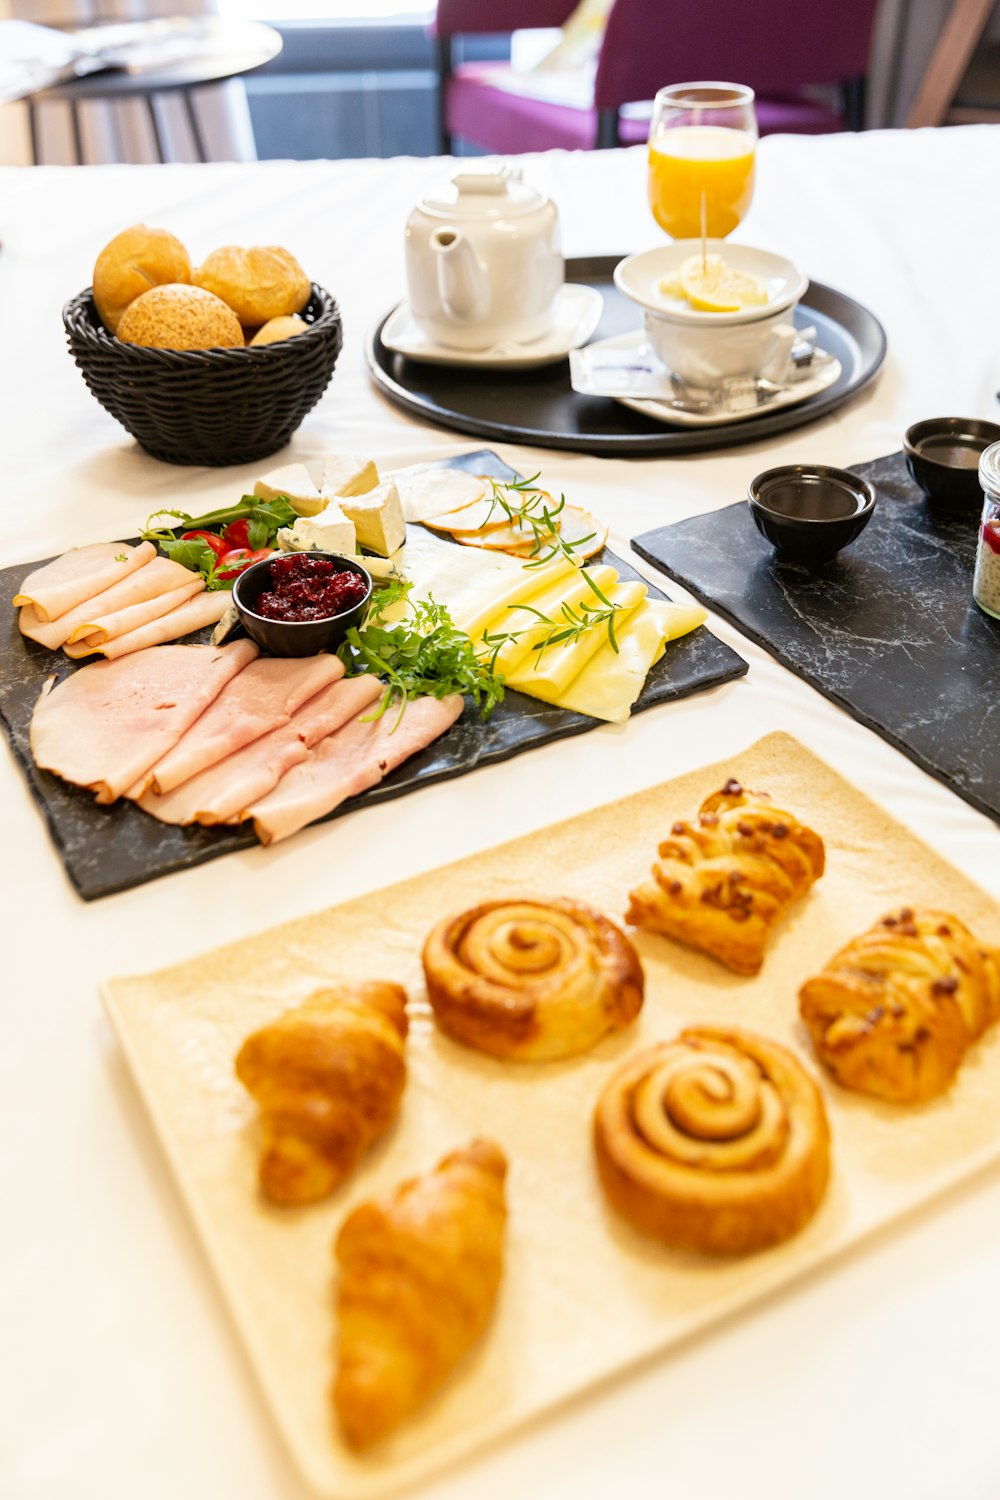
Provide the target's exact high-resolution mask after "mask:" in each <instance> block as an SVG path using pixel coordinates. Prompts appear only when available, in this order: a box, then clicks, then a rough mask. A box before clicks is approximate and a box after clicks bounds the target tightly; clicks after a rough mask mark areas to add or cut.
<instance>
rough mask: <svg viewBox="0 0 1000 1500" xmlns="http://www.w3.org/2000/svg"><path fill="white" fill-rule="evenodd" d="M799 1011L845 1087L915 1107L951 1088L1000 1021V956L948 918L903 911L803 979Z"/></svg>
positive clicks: (821, 1054) (942, 914)
mask: <svg viewBox="0 0 1000 1500" xmlns="http://www.w3.org/2000/svg"><path fill="white" fill-rule="evenodd" d="M799 1010H800V1012H801V1015H802V1019H803V1020H804V1021H805V1023H806V1025H807V1026H808V1028H809V1033H810V1035H811V1036H812V1039H813V1045H814V1046H815V1048H816V1051H817V1053H818V1055H819V1057H820V1058H821V1060H822V1061H823V1062H824V1063H825V1064H826V1066H827V1067H828V1068H829V1069H830V1072H831V1073H832V1074H833V1076H834V1078H836V1080H837V1082H838V1083H840V1084H842V1085H843V1086H844V1088H848V1089H858V1090H860V1091H861V1092H862V1093H865V1094H875V1095H876V1096H877V1097H878V1098H880V1099H888V1100H889V1101H891V1102H892V1103H895V1104H916V1103H920V1102H922V1101H923V1100H925V1099H931V1098H933V1097H934V1095H935V1094H940V1093H942V1092H943V1091H944V1090H945V1089H946V1088H947V1087H948V1085H949V1084H950V1083H951V1081H952V1079H953V1078H954V1076H955V1074H956V1072H957V1071H958V1066H959V1064H960V1062H961V1061H962V1058H963V1057H964V1055H965V1052H966V1050H967V1049H968V1047H969V1046H970V1045H971V1043H972V1042H974V1041H975V1040H976V1038H977V1037H978V1036H980V1035H981V1034H982V1032H983V1031H984V1029H985V1028H986V1027H987V1026H988V1025H989V1024H990V1022H991V1021H995V1020H996V1019H997V1017H998V1016H1000V952H998V951H997V950H992V951H991V950H990V949H988V948H984V947H983V946H982V945H981V944H980V943H979V942H977V940H976V939H975V938H974V937H973V935H972V933H971V932H970V931H969V929H968V928H967V927H966V926H965V924H964V923H962V922H960V921H959V920H958V918H957V917H955V916H952V915H951V914H950V913H949V912H941V911H930V910H928V909H926V908H917V907H909V906H904V907H902V908H901V909H900V910H899V911H895V912H890V913H889V915H888V916H885V917H883V918H882V919H881V921H879V922H876V924H875V926H874V927H871V928H869V930H868V931H867V932H863V933H862V934H861V935H860V937H856V938H852V940H851V941H850V942H849V943H847V944H846V945H845V946H844V947H843V948H841V949H840V951H839V952H838V953H835V954H834V955H833V957H832V958H831V959H830V961H829V962H828V963H827V965H826V967H825V968H824V969H823V970H822V972H821V973H820V974H817V975H815V976H814V977H813V978H812V979H807V980H806V982H805V984H804V985H803V986H802V988H801V990H800V991H799Z"/></svg>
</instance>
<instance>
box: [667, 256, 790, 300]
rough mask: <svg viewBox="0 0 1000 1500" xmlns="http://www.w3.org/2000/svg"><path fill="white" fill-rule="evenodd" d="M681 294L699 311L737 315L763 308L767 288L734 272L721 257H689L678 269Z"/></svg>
mask: <svg viewBox="0 0 1000 1500" xmlns="http://www.w3.org/2000/svg"><path fill="white" fill-rule="evenodd" d="M680 283H681V291H682V292H683V294H684V296H685V297H686V298H687V300H688V301H689V302H690V304H691V306H692V307H693V308H695V310H696V311H698V312H739V311H740V309H741V308H744V307H762V306H763V305H764V304H765V303H766V302H767V300H768V299H767V289H766V287H765V286H764V284H763V283H762V282H761V281H759V280H758V278H757V277H756V276H749V275H746V274H744V273H743V272H742V271H734V270H733V269H732V267H731V266H727V265H726V262H725V261H724V260H723V258H722V256H721V255H707V256H706V257H705V259H704V260H702V257H701V256H700V255H692V256H691V257H690V258H689V259H688V260H686V261H685V262H684V264H683V265H682V266H681V275H680Z"/></svg>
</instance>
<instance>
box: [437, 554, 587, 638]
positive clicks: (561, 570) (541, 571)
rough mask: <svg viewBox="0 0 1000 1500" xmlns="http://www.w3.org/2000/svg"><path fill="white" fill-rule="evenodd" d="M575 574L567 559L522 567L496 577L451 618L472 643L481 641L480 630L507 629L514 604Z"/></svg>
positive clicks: (572, 564) (572, 565)
mask: <svg viewBox="0 0 1000 1500" xmlns="http://www.w3.org/2000/svg"><path fill="white" fill-rule="evenodd" d="M575 573H576V564H575V563H573V562H572V561H571V560H570V559H569V558H568V557H558V558H553V560H552V562H549V563H542V564H541V565H540V566H539V567H537V568H535V567H525V566H524V565H523V564H522V565H521V566H519V567H516V568H513V569H511V570H510V571H509V572H507V571H505V572H503V573H501V574H499V575H498V576H497V578H496V579H495V580H494V581H493V583H492V585H491V586H489V587H484V588H481V589H479V590H478V591H477V596H476V598H475V600H474V602H473V603H472V605H471V606H470V607H469V608H465V609H463V608H458V609H455V610H453V611H452V618H453V619H454V621H455V624H456V625H458V626H459V628H460V629H462V630H464V631H465V632H466V634H467V635H470V636H471V637H472V639H473V640H474V641H478V640H481V639H482V635H483V631H484V630H494V629H500V630H502V629H506V628H507V625H508V623H509V621H510V619H511V615H510V610H511V609H512V608H513V606H514V605H516V604H525V603H529V602H531V601H533V600H534V598H535V596H536V595H537V594H540V593H541V592H542V590H543V589H548V588H551V586H552V585H553V584H556V583H565V582H566V581H568V580H569V579H570V578H572V577H573V576H574V574H575ZM520 618H521V619H523V618H524V616H523V615H522V616H520Z"/></svg>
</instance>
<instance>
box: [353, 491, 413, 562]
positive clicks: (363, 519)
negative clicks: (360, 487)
mask: <svg viewBox="0 0 1000 1500" xmlns="http://www.w3.org/2000/svg"><path fill="white" fill-rule="evenodd" d="M340 503H341V506H342V508H343V512H344V515H345V516H346V517H347V518H348V520H349V521H353V522H354V529H355V531H356V532H357V537H358V541H359V543H360V544H361V546H362V547H367V548H368V550H369V552H377V553H378V554H379V556H380V557H391V555H392V553H393V552H395V551H397V550H398V548H400V547H401V546H402V545H403V543H404V541H405V540H406V521H405V520H404V519H403V506H402V504H401V502H400V498H399V491H398V490H397V489H396V486H395V483H394V482H393V480H391V479H386V480H383V482H382V483H381V484H378V485H376V486H375V488H374V489H373V490H369V491H368V492H367V494H364V495H352V496H345V497H344V498H343V499H342V500H341V502H340Z"/></svg>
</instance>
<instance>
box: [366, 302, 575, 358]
mask: <svg viewBox="0 0 1000 1500" xmlns="http://www.w3.org/2000/svg"><path fill="white" fill-rule="evenodd" d="M603 311H604V298H603V297H602V296H601V294H600V292H599V291H598V290H597V288H596V287H592V286H582V285H581V284H579V283H577V282H573V281H567V282H566V283H565V284H564V285H563V286H561V287H560V288H559V291H558V293H557V295H556V301H555V310H554V316H553V322H552V327H551V328H550V329H549V331H548V332H547V333H544V334H543V335H542V337H541V338H538V339H533V340H532V341H531V342H530V343H527V344H519V343H515V342H513V341H511V342H509V343H502V344H494V345H493V347H492V348H491V349H447V348H445V346H444V345H443V344H435V343H434V342H433V341H432V340H431V339H429V338H428V337H427V335H426V334H425V333H422V332H421V330H420V329H419V328H418V327H417V325H416V323H415V322H414V320H413V316H412V314H411V312H410V304H409V302H401V303H400V304H399V306H398V307H397V308H396V309H395V310H394V311H393V312H391V313H390V314H389V316H388V318H387V319H386V321H385V324H384V326H383V328H382V334H381V337H382V342H383V344H384V345H385V346H386V348H387V349H391V350H392V351H393V353H394V354H405V355H406V357H407V359H414V360H417V361H419V362H421V363H423V364H428V365H478V366H479V367H480V368H481V369H485V370H530V369H531V368H532V367H533V366H535V365H551V364H554V363H555V362H556V360H558V359H565V358H566V355H567V354H568V353H569V351H570V350H571V349H578V348H579V347H580V345H581V344H585V343H586V342H587V340H588V339H589V338H590V336H591V334H592V333H593V331H594V329H595V328H596V327H597V325H598V323H599V322H600V321H601V313H602V312H603Z"/></svg>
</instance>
